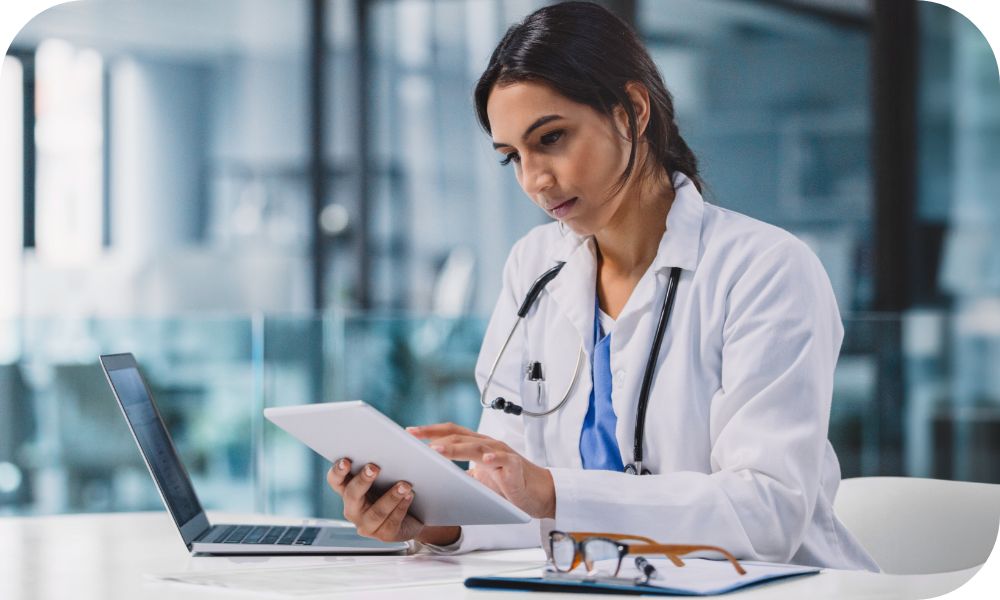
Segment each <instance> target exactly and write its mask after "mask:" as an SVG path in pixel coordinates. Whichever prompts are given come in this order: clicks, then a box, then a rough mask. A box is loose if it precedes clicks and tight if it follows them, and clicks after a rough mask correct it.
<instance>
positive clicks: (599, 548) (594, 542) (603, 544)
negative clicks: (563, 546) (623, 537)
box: [583, 538, 619, 577]
mask: <svg viewBox="0 0 1000 600" xmlns="http://www.w3.org/2000/svg"><path fill="white" fill-rule="evenodd" d="M618 559H619V552H618V544H616V543H615V542H612V541H611V540H606V539H603V538H590V539H589V540H586V541H584V542H583V563H584V564H585V565H586V566H587V571H588V572H589V573H594V574H599V575H607V576H610V577H614V576H615V575H617V574H618V562H619V560H618Z"/></svg>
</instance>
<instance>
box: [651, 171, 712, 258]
mask: <svg viewBox="0 0 1000 600" xmlns="http://www.w3.org/2000/svg"><path fill="white" fill-rule="evenodd" d="M673 184H674V203H673V205H672V206H671V207H670V212H669V213H667V230H666V232H664V234H663V237H662V238H661V239H660V247H659V249H658V250H657V251H656V257H655V258H653V264H652V265H650V270H651V271H653V272H658V271H662V270H664V269H670V268H672V267H680V268H682V269H684V270H685V271H694V270H695V267H697V266H698V255H699V253H700V251H701V225H702V218H703V216H704V213H705V201H704V200H703V199H702V197H701V192H699V191H698V188H697V187H695V185H694V181H692V180H691V179H690V178H688V177H687V176H686V175H684V174H683V173H679V172H675V173H674V177H673Z"/></svg>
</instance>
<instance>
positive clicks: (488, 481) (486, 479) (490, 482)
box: [467, 469, 503, 496]
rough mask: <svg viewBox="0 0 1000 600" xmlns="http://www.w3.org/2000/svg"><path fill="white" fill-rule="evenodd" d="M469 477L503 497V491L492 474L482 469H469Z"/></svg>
mask: <svg viewBox="0 0 1000 600" xmlns="http://www.w3.org/2000/svg"><path fill="white" fill-rule="evenodd" d="M467 472H468V473H469V475H471V476H472V477H474V478H475V480H476V481H478V482H479V483H481V484H483V485H485V486H486V487H488V488H490V489H491V490H493V491H494V492H496V493H498V494H500V495H501V496H502V495H503V490H501V489H500V485H499V484H498V483H497V481H496V478H495V477H493V475H492V472H491V471H488V470H482V469H469V470H468V471H467Z"/></svg>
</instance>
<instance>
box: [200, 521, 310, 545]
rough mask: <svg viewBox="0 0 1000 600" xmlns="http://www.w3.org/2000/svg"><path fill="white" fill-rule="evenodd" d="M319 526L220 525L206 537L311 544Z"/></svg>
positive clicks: (227, 541) (236, 541)
mask: <svg viewBox="0 0 1000 600" xmlns="http://www.w3.org/2000/svg"><path fill="white" fill-rule="evenodd" d="M319 529H320V528H319V527H285V526H281V525H279V526H276V527H275V526H269V525H257V526H253V525H219V526H216V527H213V528H212V531H211V533H210V534H209V535H208V537H207V538H206V539H205V541H206V542H207V543H210V544H277V545H279V546H311V545H312V544H313V542H315V541H316V536H317V535H319Z"/></svg>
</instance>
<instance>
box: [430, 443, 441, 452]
mask: <svg viewBox="0 0 1000 600" xmlns="http://www.w3.org/2000/svg"><path fill="white" fill-rule="evenodd" d="M431 450H434V451H436V452H441V451H442V450H444V446H438V445H436V444H435V445H433V446H431Z"/></svg>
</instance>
